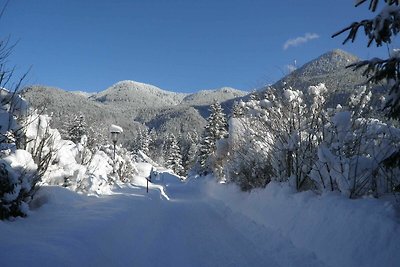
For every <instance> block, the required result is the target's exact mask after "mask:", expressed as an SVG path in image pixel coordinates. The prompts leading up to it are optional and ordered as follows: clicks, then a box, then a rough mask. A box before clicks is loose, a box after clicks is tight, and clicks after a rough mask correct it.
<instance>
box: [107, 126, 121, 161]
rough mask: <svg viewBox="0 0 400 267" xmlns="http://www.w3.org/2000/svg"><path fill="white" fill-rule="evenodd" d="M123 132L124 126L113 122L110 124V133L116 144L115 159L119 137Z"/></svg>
mask: <svg viewBox="0 0 400 267" xmlns="http://www.w3.org/2000/svg"><path fill="white" fill-rule="evenodd" d="M122 132H123V130H122V128H121V127H119V126H117V125H114V124H111V126H110V133H111V140H112V142H113V144H114V161H115V146H116V145H117V141H118V137H119V135H120V134H121V133H122Z"/></svg>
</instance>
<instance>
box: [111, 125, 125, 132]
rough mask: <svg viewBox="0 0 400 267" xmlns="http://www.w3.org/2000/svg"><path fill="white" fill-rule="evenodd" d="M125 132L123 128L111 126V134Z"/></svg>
mask: <svg viewBox="0 0 400 267" xmlns="http://www.w3.org/2000/svg"><path fill="white" fill-rule="evenodd" d="M123 131H124V130H123V129H122V127H121V126H118V125H115V124H111V126H110V133H122V132H123Z"/></svg>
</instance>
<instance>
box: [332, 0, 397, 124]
mask: <svg viewBox="0 0 400 267" xmlns="http://www.w3.org/2000/svg"><path fill="white" fill-rule="evenodd" d="M365 2H369V3H370V5H369V9H370V10H371V11H372V12H375V11H376V10H377V8H378V3H379V2H381V1H379V0H357V1H356V7H357V6H359V5H362V4H364V3H365ZM384 2H385V4H384V6H383V7H382V9H381V11H380V12H379V14H377V15H376V16H375V17H374V18H372V19H365V20H362V21H359V22H353V23H352V24H351V25H350V26H348V27H346V28H344V29H342V30H341V31H339V32H337V33H335V34H334V35H333V37H336V36H338V35H340V34H342V33H344V32H348V35H347V37H346V39H345V40H344V42H343V44H345V43H347V42H348V41H351V42H354V41H355V39H356V37H357V33H358V32H359V30H360V29H363V32H364V34H365V35H366V36H367V38H368V46H370V45H371V44H373V43H374V42H375V44H376V46H382V45H384V44H390V43H391V42H392V40H393V39H394V38H395V36H396V35H397V34H398V33H399V31H400V23H399V21H400V7H399V1H398V0H385V1H384ZM349 67H353V68H354V69H360V68H361V69H364V75H366V76H367V77H368V82H373V83H380V82H383V83H386V84H387V86H388V88H389V93H388V96H387V99H386V104H385V108H386V109H387V110H388V115H389V116H390V117H393V118H400V53H399V50H398V49H396V50H394V51H393V52H392V53H391V54H390V56H389V57H388V58H386V59H380V58H373V59H370V60H363V61H360V62H357V63H354V64H352V65H350V66H349Z"/></svg>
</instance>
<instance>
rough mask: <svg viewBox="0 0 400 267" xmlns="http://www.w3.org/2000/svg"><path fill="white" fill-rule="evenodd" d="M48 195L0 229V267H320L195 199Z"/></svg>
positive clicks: (132, 192)
mask: <svg viewBox="0 0 400 267" xmlns="http://www.w3.org/2000/svg"><path fill="white" fill-rule="evenodd" d="M47 190H48V192H50V193H51V194H53V195H54V196H53V197H51V198H50V200H51V201H50V203H48V204H45V205H43V206H42V207H41V208H40V209H38V210H37V211H35V212H34V213H33V214H32V215H31V216H30V217H29V218H28V219H19V220H17V221H16V222H0V235H1V236H2V238H1V243H0V257H1V259H2V264H1V266H324V265H323V264H322V263H321V262H319V261H318V260H317V259H316V258H315V256H314V255H312V254H310V253H309V252H307V251H304V250H302V249H299V248H296V247H294V246H293V245H292V243H291V242H290V241H289V240H287V239H284V238H283V237H282V236H280V235H279V234H278V233H274V232H272V231H270V230H268V229H266V228H264V227H262V226H259V225H257V224H255V223H253V222H251V221H249V220H248V219H246V218H245V217H243V216H240V215H238V214H234V213H232V212H231V211H230V210H229V209H226V208H224V207H223V206H222V204H219V203H217V202H215V201H214V202H213V201H210V200H208V199H205V198H202V197H200V195H199V194H194V193H193V194H183V193H181V194H178V191H177V193H176V194H175V196H174V195H173V194H172V195H170V197H171V200H166V199H164V198H162V197H161V196H160V194H159V192H158V191H156V190H152V191H151V192H150V194H148V195H147V194H145V193H144V190H143V189H142V188H138V189H135V188H131V189H125V190H124V192H123V193H121V194H116V195H112V196H107V197H102V198H88V197H83V196H78V195H75V194H74V193H72V192H68V191H66V190H64V189H62V188H48V189H47Z"/></svg>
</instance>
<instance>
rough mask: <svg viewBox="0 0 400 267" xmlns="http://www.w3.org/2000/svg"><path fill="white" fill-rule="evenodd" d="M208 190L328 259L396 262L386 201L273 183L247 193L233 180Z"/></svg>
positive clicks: (399, 246) (395, 233)
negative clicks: (299, 190)
mask: <svg viewBox="0 0 400 267" xmlns="http://www.w3.org/2000/svg"><path fill="white" fill-rule="evenodd" d="M206 193H207V194H208V195H209V196H211V197H212V198H214V199H217V200H220V201H222V202H223V203H224V204H225V205H226V206H227V207H229V208H230V209H231V210H232V211H234V212H238V213H240V214H243V215H244V216H246V217H248V218H250V219H251V220H253V221H254V222H256V223H257V224H261V225H264V226H265V227H267V228H271V229H273V230H275V231H277V232H280V233H281V234H282V235H284V236H286V237H287V238H289V239H290V240H291V241H292V242H293V244H294V245H295V246H297V247H302V248H305V249H307V250H309V251H312V252H314V253H315V254H316V256H317V257H318V258H319V259H320V260H322V261H324V262H325V263H326V264H327V265H330V266H398V265H397V264H398V263H399V262H400V254H399V253H398V251H399V250H400V239H399V238H398V237H399V235H400V228H399V222H398V218H397V215H396V211H395V208H394V206H393V205H392V204H391V203H390V202H388V201H383V200H377V199H358V200H349V199H347V198H345V197H343V196H341V195H340V194H338V193H335V194H333V193H326V194H324V195H322V196H317V195H315V194H314V193H313V192H302V193H295V192H294V191H293V190H292V189H290V188H289V187H288V186H287V185H285V184H283V185H282V184H277V183H270V184H269V185H268V186H267V187H266V188H265V189H258V190H253V191H252V192H251V193H245V192H240V190H239V189H238V187H237V186H234V185H220V184H217V183H215V182H213V181H210V182H208V183H207V186H206Z"/></svg>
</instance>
